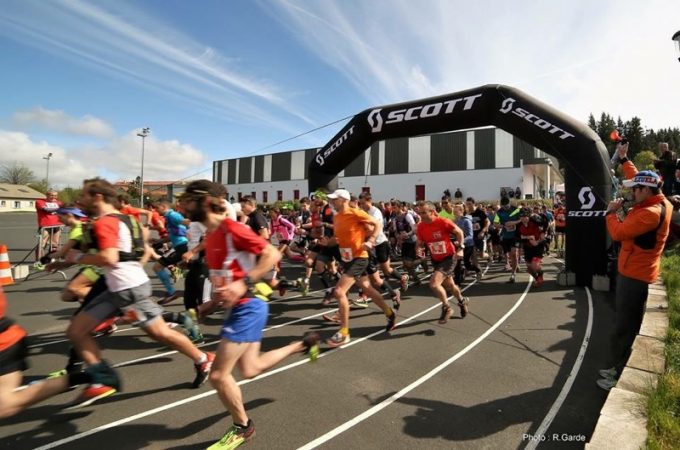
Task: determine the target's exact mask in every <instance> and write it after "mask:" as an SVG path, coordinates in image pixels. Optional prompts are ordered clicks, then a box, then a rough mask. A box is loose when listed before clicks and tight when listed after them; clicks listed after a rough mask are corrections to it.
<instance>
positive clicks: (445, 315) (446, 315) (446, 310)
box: [439, 305, 453, 325]
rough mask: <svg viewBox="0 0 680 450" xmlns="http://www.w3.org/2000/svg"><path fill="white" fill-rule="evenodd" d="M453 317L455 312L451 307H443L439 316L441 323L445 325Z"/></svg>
mask: <svg viewBox="0 0 680 450" xmlns="http://www.w3.org/2000/svg"><path fill="white" fill-rule="evenodd" d="M451 316H453V310H452V309H451V307H450V306H449V305H442V313H441V315H440V316H439V323H440V324H441V325H444V324H445V323H446V322H448V321H449V319H450V318H451Z"/></svg>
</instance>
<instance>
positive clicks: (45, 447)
mask: <svg viewBox="0 0 680 450" xmlns="http://www.w3.org/2000/svg"><path fill="white" fill-rule="evenodd" d="M474 284H476V280H475V281H472V282H471V283H470V284H469V285H467V286H465V288H463V289H461V292H464V291H465V290H467V289H469V288H470V287H472V286H473V285H474ZM450 298H451V297H449V299H450ZM440 305H441V302H437V303H436V304H434V305H433V306H431V307H429V308H427V309H425V310H424V311H421V312H419V313H418V314H416V315H414V316H411V317H409V318H407V319H405V320H403V321H402V322H399V323H398V324H397V327H398V326H399V325H402V324H405V323H407V322H410V321H411V320H414V319H416V318H418V317H420V316H422V315H423V314H426V313H428V312H430V311H432V310H433V309H435V308H438V307H440ZM385 332H386V331H385V330H380V331H376V332H375V333H372V334H369V335H368V336H364V337H362V338H359V339H356V340H353V341H350V343H349V344H347V345H343V346H342V347H338V348H334V349H332V350H329V351H326V352H323V353H321V354H320V355H319V359H320V358H324V357H326V356H329V355H332V354H334V353H337V352H339V351H340V350H342V349H344V348H347V347H351V346H352V345H355V344H358V343H359V342H363V341H366V340H368V339H371V338H372V337H375V336H378V335H380V334H382V333H385ZM308 363H309V359H302V360H300V361H297V362H294V363H291V364H288V365H285V366H282V367H279V368H278V369H274V370H270V371H268V372H265V373H263V374H261V375H258V376H256V377H255V378H251V379H249V380H241V381H239V382H237V383H236V384H237V385H238V386H243V385H245V384H249V383H252V382H254V381H258V380H262V379H264V378H268V377H270V376H272V375H275V374H277V373H281V372H285V371H286V370H289V369H292V368H295V367H297V366H301V365H303V364H308ZM216 393H217V391H216V390H214V389H213V390H211V391H208V392H204V393H202V394H199V395H195V396H193V397H188V398H185V399H182V400H178V401H176V402H174V403H170V404H168V405H163V406H159V407H158V408H154V409H151V410H148V411H144V412H141V413H139V414H135V415H133V416H130V417H126V418H124V419H120V420H117V421H115V422H111V423H108V424H105V425H101V426H99V427H96V428H93V429H91V430H87V431H83V432H82V433H78V434H75V435H72V436H69V437H66V438H63V439H60V440H58V441H54V442H50V443H49V444H45V445H43V446H41V447H37V448H36V449H35V450H48V449H51V448H56V447H59V446H62V445H64V444H68V443H70V442H74V441H77V440H80V439H83V438H85V437H88V436H91V435H93V434H96V433H99V432H100V431H104V430H108V429H111V428H115V427H117V426H120V425H124V424H126V423H130V422H133V421H135V420H137V419H142V418H144V417H148V416H151V415H154V414H157V413H160V412H163V411H166V410H169V409H172V408H175V407H177V406H182V405H185V404H187V403H191V402H194V401H196V400H201V399H203V398H206V397H209V396H211V395H213V394H216Z"/></svg>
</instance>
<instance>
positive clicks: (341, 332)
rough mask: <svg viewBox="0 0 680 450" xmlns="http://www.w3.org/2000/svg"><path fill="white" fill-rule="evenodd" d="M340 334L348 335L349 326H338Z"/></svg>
mask: <svg viewBox="0 0 680 450" xmlns="http://www.w3.org/2000/svg"><path fill="white" fill-rule="evenodd" d="M340 334H342V335H343V336H347V335H349V328H340Z"/></svg>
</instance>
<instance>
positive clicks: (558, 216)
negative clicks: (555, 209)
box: [557, 214, 565, 222]
mask: <svg viewBox="0 0 680 450" xmlns="http://www.w3.org/2000/svg"><path fill="white" fill-rule="evenodd" d="M557 220H559V221H560V222H564V220H565V217H564V214H558V215H557Z"/></svg>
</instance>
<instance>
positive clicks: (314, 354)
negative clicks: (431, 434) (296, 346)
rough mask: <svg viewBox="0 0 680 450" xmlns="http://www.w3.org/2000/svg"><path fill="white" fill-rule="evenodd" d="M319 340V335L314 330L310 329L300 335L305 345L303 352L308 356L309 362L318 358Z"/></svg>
mask: <svg viewBox="0 0 680 450" xmlns="http://www.w3.org/2000/svg"><path fill="white" fill-rule="evenodd" d="M320 341H321V336H319V333H317V332H315V331H310V332H309V333H305V335H304V336H303V337H302V344H303V345H304V346H305V353H306V354H307V355H308V356H309V361H310V362H315V361H316V360H317V359H318V358H319V353H321V352H320V350H319V342H320Z"/></svg>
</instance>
